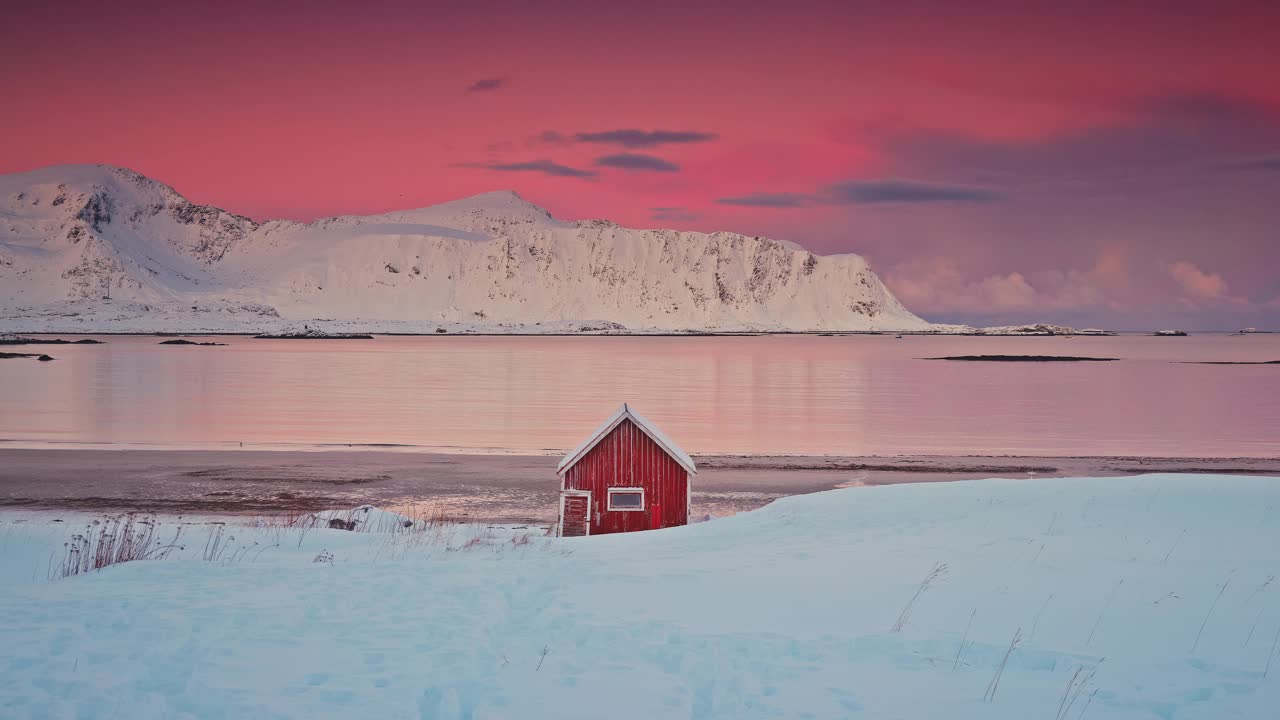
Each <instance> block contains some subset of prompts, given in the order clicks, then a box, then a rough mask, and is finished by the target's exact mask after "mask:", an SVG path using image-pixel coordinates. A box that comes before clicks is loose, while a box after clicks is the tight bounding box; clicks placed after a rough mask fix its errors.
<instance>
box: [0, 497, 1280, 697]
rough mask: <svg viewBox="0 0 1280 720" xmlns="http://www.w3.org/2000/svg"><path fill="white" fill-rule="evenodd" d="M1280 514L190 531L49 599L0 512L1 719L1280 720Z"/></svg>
mask: <svg viewBox="0 0 1280 720" xmlns="http://www.w3.org/2000/svg"><path fill="white" fill-rule="evenodd" d="M1277 505H1280V479H1276V478H1260V477H1224V476H1205V475H1200V476H1179V475H1148V476H1143V477H1138V478H1106V479H1092V478H1090V479H1055V480H1036V481H1013V480H987V481H976V482H953V483H940V484H927V485H899V486H891V487H875V488H855V489H848V490H837V491H832V492H826V493H820V494H815V495H808V496H802V497H793V498H787V499H784V500H780V501H777V502H775V503H774V504H772V505H770V506H768V507H766V508H764V509H762V510H759V511H756V512H752V513H747V514H743V515H738V516H735V517H731V518H725V519H717V520H713V521H711V522H706V523H700V524H696V525H692V526H689V527H686V528H678V529H673V530H665V531H658V532H650V533H638V534H632V535H624V536H606V537H592V538H576V539H564V540H557V539H554V538H547V537H542V536H541V535H537V534H535V535H534V536H532V537H530V536H528V535H526V534H525V533H527V532H529V531H525V530H511V529H506V530H502V531H495V530H489V529H481V528H469V527H462V526H437V527H435V528H433V529H431V530H429V531H418V532H403V531H401V532H394V533H392V532H367V533H362V532H354V533H352V532H344V531H340V530H329V529H324V530H312V531H309V532H305V533H303V532H301V531H298V530H281V529H278V528H258V529H250V528H243V527H237V528H227V529H226V530H225V533H226V536H228V537H229V536H234V539H233V540H231V539H227V538H226V537H224V538H223V542H225V543H226V545H225V547H224V550H223V551H222V552H221V554H220V556H219V557H218V559H216V560H214V561H210V562H206V561H204V560H203V559H202V557H203V556H204V555H207V554H208V539H209V534H210V530H209V526H190V527H188V528H187V529H186V530H184V535H183V537H184V542H185V545H184V547H185V549H184V550H183V551H181V552H175V553H174V554H173V555H171V556H170V557H169V558H168V559H166V560H155V561H140V562H133V563H127V564H124V565H118V566H114V567H110V568H107V569H106V570H103V571H100V572H93V573H89V574H87V575H82V576H77V577H72V578H68V579H63V580H56V581H50V580H48V579H47V576H48V571H49V565H50V556H51V552H52V553H53V554H54V556H55V557H57V558H60V557H61V552H62V542H63V540H65V539H66V538H67V537H68V536H69V535H70V534H71V533H72V532H74V531H76V530H78V529H79V527H80V525H79V524H78V522H77V523H73V522H71V521H70V520H68V521H67V522H64V523H49V522H48V517H47V516H46V517H44V518H34V517H32V516H31V515H30V514H28V515H26V516H19V515H14V514H10V515H4V516H0V573H3V577H2V582H0V617H3V618H4V621H3V624H0V717H4V718H73V717H74V718H95V717H101V718H119V717H127V718H134V719H142V718H224V717H225V718H249V717H255V718H256V717H281V718H352V717H377V718H419V717H421V718H438V719H450V720H452V719H454V718H470V719H474V720H479V719H481V718H484V719H493V718H556V719H569V718H584V719H585V718H604V717H609V718H646V719H648V718H806V717H807V718H843V717H865V718H949V719H950V718H1018V719H1024V718H1055V719H1058V718H1071V719H1072V720H1076V719H1078V718H1088V719H1089V720H1102V719H1104V718H1163V719H1166V720H1168V719H1172V718H1213V719H1220V718H1273V717H1276V712H1277V708H1280V659H1276V660H1273V661H1272V663H1273V666H1272V667H1270V669H1269V671H1268V669H1267V667H1268V658H1269V657H1270V655H1271V653H1272V651H1273V648H1274V642H1275V639H1276V638H1277V637H1278V633H1280V583H1277V582H1276V581H1275V576H1276V574H1278V573H1280V558H1277V555H1276V548H1278V547H1280V518H1278V517H1277V512H1276V507H1277ZM60 517H64V518H66V517H67V516H65V515H62V516H60ZM389 526H394V523H391V524H389ZM383 529H388V528H383ZM162 534H163V535H165V536H166V537H167V536H168V534H169V529H165V532H164V533H162ZM526 538H527V539H528V541H527V542H525V539H526ZM253 543H258V545H254V544H253ZM243 548H252V550H251V551H250V550H244V549H243ZM263 548H266V549H265V550H264V549H263ZM330 557H331V560H330V559H329V558H330ZM317 560H320V561H319V562H317ZM939 563H945V566H940V565H939ZM935 568H940V572H939V574H938V576H937V579H936V580H935V581H933V582H932V583H931V584H930V585H928V586H927V587H925V588H924V589H923V590H921V583H922V581H924V580H925V579H926V577H927V576H929V575H930V573H931V572H932V571H933V570H934V569H935ZM913 597H914V601H913ZM898 624H901V630H900V631H896V632H895V631H894V627H895V625H898ZM1019 632H1020V636H1019ZM1015 637H1020V640H1019V641H1018V642H1017V644H1016V645H1015V646H1014V647H1013V649H1012V651H1011V652H1010V644H1011V641H1013V639H1014V638H1015ZM1006 657H1007V659H1006ZM1002 664H1003V672H1002V673H1001V670H1000V669H1001V666H1002ZM984 698H985V699H984Z"/></svg>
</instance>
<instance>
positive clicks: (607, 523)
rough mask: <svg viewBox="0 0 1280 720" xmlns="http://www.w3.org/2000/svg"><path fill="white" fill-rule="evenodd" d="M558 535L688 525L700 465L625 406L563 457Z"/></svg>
mask: <svg viewBox="0 0 1280 720" xmlns="http://www.w3.org/2000/svg"><path fill="white" fill-rule="evenodd" d="M556 472H557V473H558V474H559V475H560V524H559V525H558V526H557V527H558V528H559V533H560V535H561V536H564V537H573V536H579V535H601V534H604V533H617V532H634V531H636V530H656V529H658V528H665V527H675V526H676V525H687V524H688V523H689V496H690V490H689V488H690V486H691V481H692V479H693V476H694V475H696V474H697V473H698V468H697V466H695V465H694V464H693V458H691V457H689V455H688V454H686V453H685V451H683V450H681V449H680V448H679V446H677V445H676V444H675V443H673V442H671V440H670V438H668V437H667V436H666V435H663V434H662V432H661V431H660V430H658V428H656V427H654V425H653V423H651V422H649V421H648V420H645V419H644V418H643V417H641V416H640V415H639V414H638V413H637V412H636V411H635V410H632V409H631V408H630V407H629V406H627V405H626V404H623V406H622V407H621V408H620V409H619V410H618V412H616V413H614V414H613V415H612V416H611V417H610V418H609V419H608V420H606V421H605V422H604V424H603V425H601V426H600V428H599V429H598V430H596V431H595V432H594V433H593V434H592V435H591V437H589V438H587V441H586V442H584V443H582V444H581V445H579V446H578V447H577V448H576V449H574V450H573V452H571V453H569V454H568V455H565V456H564V460H561V461H560V467H559V468H557V470H556Z"/></svg>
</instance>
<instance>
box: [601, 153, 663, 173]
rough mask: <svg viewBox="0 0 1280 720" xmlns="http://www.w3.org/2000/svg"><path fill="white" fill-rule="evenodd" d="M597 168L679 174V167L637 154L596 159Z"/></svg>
mask: <svg viewBox="0 0 1280 720" xmlns="http://www.w3.org/2000/svg"><path fill="white" fill-rule="evenodd" d="M595 164H596V165H597V166H598V167H609V168H617V169H619V170H635V171H640V172H680V166H679V165H676V164H675V163H673V162H669V161H667V160H663V159H662V158H660V157H654V156H653V155H641V154H639V153H618V154H617V155H605V156H604V157H598V158H596V161H595Z"/></svg>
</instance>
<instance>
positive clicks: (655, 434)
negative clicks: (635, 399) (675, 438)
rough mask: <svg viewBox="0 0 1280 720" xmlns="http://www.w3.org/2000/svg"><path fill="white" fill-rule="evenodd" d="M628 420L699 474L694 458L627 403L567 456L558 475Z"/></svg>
mask: <svg viewBox="0 0 1280 720" xmlns="http://www.w3.org/2000/svg"><path fill="white" fill-rule="evenodd" d="M626 419H630V420H631V422H633V423H635V424H636V427H638V428H640V430H642V431H643V432H644V434H645V435H648V436H649V437H650V438H652V439H653V441H654V442H656V443H658V446H659V447H661V448H662V449H663V450H666V451H667V454H668V455H670V456H671V457H672V458H674V459H675V461H676V462H678V463H680V465H682V466H683V467H684V469H685V470H688V471H689V472H690V473H693V474H694V475H696V474H698V466H697V465H694V463H693V458H691V457H689V454H688V453H686V452H685V451H684V450H681V449H680V446H679V445H676V444H675V443H674V442H672V440H671V438H669V437H667V436H666V435H665V434H663V432H662V431H661V430H659V429H658V428H657V426H656V425H654V424H653V423H651V422H649V421H648V420H646V419H645V418H644V416H643V415H641V414H640V413H638V412H636V411H635V410H632V409H631V406H630V405H627V404H626V403H623V404H622V407H620V408H618V411H617V412H615V413H614V414H612V415H610V416H609V419H608V420H605V421H604V424H603V425H601V426H600V427H599V428H597V429H596V431H595V432H593V433H591V436H590V437H588V438H587V439H586V441H585V442H583V443H582V444H581V445H579V446H578V447H576V448H574V449H573V450H572V451H570V453H569V454H568V455H565V456H564V459H563V460H561V461H560V465H559V467H557V468H556V473H557V474H560V473H563V472H565V471H566V470H568V469H569V468H570V467H573V464H574V463H576V462H578V461H579V460H581V459H582V458H583V456H584V455H586V454H587V453H588V452H590V451H591V448H593V447H595V446H596V443H598V442H600V441H601V440H603V439H604V438H605V436H606V435H608V434H609V433H610V432H612V431H613V429H614V428H616V427H618V425H620V424H621V423H622V421H623V420H626Z"/></svg>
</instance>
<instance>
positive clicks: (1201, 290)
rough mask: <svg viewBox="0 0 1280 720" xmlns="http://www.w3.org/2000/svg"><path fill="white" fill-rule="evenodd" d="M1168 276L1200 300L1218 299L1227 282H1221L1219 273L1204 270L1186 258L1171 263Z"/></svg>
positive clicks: (1220, 297)
mask: <svg viewBox="0 0 1280 720" xmlns="http://www.w3.org/2000/svg"><path fill="white" fill-rule="evenodd" d="M1169 276H1170V277H1172V278H1173V279H1174V280H1175V281H1177V283H1178V285H1179V286H1181V287H1182V289H1183V290H1184V291H1185V292H1186V293H1188V294H1189V295H1192V296H1194V297H1195V298H1198V299H1200V300H1219V299H1222V298H1223V297H1224V295H1225V293H1226V291H1227V284H1226V283H1225V282H1223V280H1222V276H1221V275H1219V274H1217V273H1208V272H1204V271H1203V270H1201V269H1200V268H1198V267H1196V266H1195V265H1194V264H1193V263H1190V262H1187V261H1186V260H1179V261H1178V262H1175V263H1171V264H1170V265H1169Z"/></svg>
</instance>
